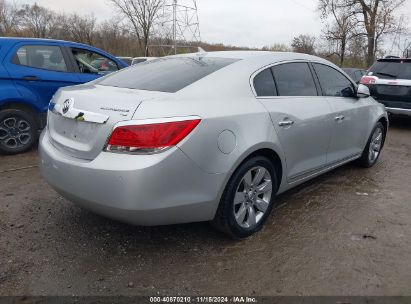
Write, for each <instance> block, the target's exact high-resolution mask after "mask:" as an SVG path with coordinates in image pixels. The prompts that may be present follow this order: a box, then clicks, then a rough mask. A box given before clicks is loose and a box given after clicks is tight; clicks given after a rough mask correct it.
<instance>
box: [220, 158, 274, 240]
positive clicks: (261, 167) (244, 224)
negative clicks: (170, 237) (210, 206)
mask: <svg viewBox="0 0 411 304" xmlns="http://www.w3.org/2000/svg"><path fill="white" fill-rule="evenodd" d="M275 172H276V171H275V167H274V165H273V164H272V162H271V161H270V160H269V159H267V158H266V157H263V156H256V157H252V158H250V159H249V160H247V161H246V162H244V163H243V164H242V165H241V166H240V167H239V168H238V169H237V171H236V172H235V173H234V174H233V176H232V177H231V179H230V181H229V182H228V184H227V186H226V188H225V191H224V194H223V196H222V198H221V201H220V205H219V208H218V210H217V214H216V217H215V218H214V220H213V221H212V225H213V226H214V227H215V228H217V229H218V230H220V231H222V232H225V233H226V234H228V235H230V236H231V237H234V238H238V239H241V238H246V237H248V236H250V235H252V234H254V233H256V232H258V231H259V230H261V228H262V227H263V225H264V223H265V221H266V220H267V217H268V216H269V214H270V212H271V210H272V208H273V205H274V198H275V195H276V192H277V189H278V181H277V177H276V173H275Z"/></svg>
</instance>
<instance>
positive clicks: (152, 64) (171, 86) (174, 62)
mask: <svg viewBox="0 0 411 304" xmlns="http://www.w3.org/2000/svg"><path fill="white" fill-rule="evenodd" d="M236 61H238V60H237V59H228V58H203V59H202V60H199V59H195V58H187V57H179V58H178V57H177V58H167V59H158V60H152V61H147V62H144V63H141V64H138V65H135V66H132V67H130V68H128V69H125V70H122V71H120V72H118V73H115V74H111V75H109V76H107V77H104V78H102V79H101V80H99V81H97V82H96V84H100V85H105V86H112V87H120V88H129V89H137V90H146V91H158V92H168V93H175V92H177V91H180V90H181V89H183V88H185V87H187V86H189V85H191V84H193V83H195V82H197V81H198V80H200V79H202V78H204V77H206V76H208V75H210V74H212V73H214V72H216V71H218V70H220V69H222V68H224V67H226V66H228V65H230V64H232V63H234V62H236ZM221 85H223V84H221Z"/></svg>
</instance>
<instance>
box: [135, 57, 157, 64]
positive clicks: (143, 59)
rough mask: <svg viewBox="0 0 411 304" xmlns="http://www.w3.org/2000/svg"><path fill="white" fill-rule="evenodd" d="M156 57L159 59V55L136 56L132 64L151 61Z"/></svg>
mask: <svg viewBox="0 0 411 304" xmlns="http://www.w3.org/2000/svg"><path fill="white" fill-rule="evenodd" d="M154 59H158V57H136V58H133V61H132V62H131V65H135V64H138V63H142V62H146V61H151V60H154Z"/></svg>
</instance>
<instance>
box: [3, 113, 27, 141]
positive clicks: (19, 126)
mask: <svg viewBox="0 0 411 304" xmlns="http://www.w3.org/2000/svg"><path fill="white" fill-rule="evenodd" d="M30 140H31V126H30V123H29V122H28V121H27V120H25V119H23V118H21V117H17V116H13V117H7V118H5V119H3V120H2V121H1V122H0V142H1V143H2V144H3V145H4V146H5V147H7V148H9V149H17V148H21V147H24V146H26V145H27V144H28V143H29V142H30Z"/></svg>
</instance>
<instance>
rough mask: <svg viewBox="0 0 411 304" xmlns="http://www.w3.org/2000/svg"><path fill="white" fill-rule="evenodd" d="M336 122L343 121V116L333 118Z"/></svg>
mask: <svg viewBox="0 0 411 304" xmlns="http://www.w3.org/2000/svg"><path fill="white" fill-rule="evenodd" d="M334 119H335V120H336V121H343V120H344V119H345V116H344V115H340V116H337V117H335V118H334Z"/></svg>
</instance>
